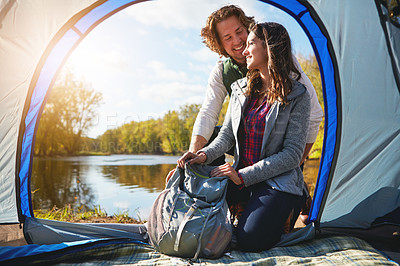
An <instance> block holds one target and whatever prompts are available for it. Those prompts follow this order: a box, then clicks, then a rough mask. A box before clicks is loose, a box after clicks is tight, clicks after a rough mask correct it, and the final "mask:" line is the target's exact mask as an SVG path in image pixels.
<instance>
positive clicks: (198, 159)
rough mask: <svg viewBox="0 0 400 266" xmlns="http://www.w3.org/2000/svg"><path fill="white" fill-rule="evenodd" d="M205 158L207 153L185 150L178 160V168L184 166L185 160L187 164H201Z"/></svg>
mask: <svg viewBox="0 0 400 266" xmlns="http://www.w3.org/2000/svg"><path fill="white" fill-rule="evenodd" d="M206 160H207V155H206V154H205V153H204V152H200V153H199V154H196V153H193V152H190V151H188V152H186V153H185V154H183V155H182V157H181V158H179V160H178V167H180V168H185V163H186V161H187V162H188V163H189V164H194V163H195V164H201V163H204V162H205V161H206Z"/></svg>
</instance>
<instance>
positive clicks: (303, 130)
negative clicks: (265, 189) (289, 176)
mask: <svg viewBox="0 0 400 266" xmlns="http://www.w3.org/2000/svg"><path fill="white" fill-rule="evenodd" d="M309 113H310V96H309V94H308V93H304V94H303V95H301V96H299V97H298V98H297V99H296V101H295V102H293V108H292V111H291V114H290V119H289V122H288V125H287V128H286V132H285V138H284V141H283V147H282V150H281V151H280V152H278V153H275V154H273V155H271V156H269V157H267V158H264V159H262V160H260V161H258V162H257V163H255V164H253V165H252V166H248V167H245V168H243V169H241V170H239V173H240V174H241V176H242V178H243V181H244V184H245V186H250V185H253V184H256V183H259V182H262V181H265V180H267V179H269V178H273V177H275V176H278V175H279V174H282V173H284V172H286V171H289V170H291V169H294V168H296V167H298V166H299V164H300V160H301V158H302V155H303V151H304V147H305V144H306V137H307V131H308V121H309Z"/></svg>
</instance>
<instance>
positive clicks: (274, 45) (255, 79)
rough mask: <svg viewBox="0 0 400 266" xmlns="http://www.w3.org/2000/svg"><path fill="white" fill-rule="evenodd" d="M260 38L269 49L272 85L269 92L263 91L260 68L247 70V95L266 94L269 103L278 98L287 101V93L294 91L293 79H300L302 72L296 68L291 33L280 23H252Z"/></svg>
mask: <svg viewBox="0 0 400 266" xmlns="http://www.w3.org/2000/svg"><path fill="white" fill-rule="evenodd" d="M249 31H250V32H253V33H254V34H255V35H256V36H257V37H258V38H260V39H261V40H262V41H263V42H264V43H265V45H266V46H267V49H268V58H266V59H267V60H268V72H269V75H270V77H271V86H270V88H269V89H268V91H267V92H263V91H262V86H263V84H262V80H261V77H260V72H259V70H258V69H252V70H249V72H247V80H248V90H247V93H246V94H247V95H248V96H250V95H254V96H257V97H260V96H264V95H266V97H267V101H268V103H270V104H271V103H273V102H274V101H276V100H279V101H282V102H283V103H285V104H286V103H287V95H288V94H289V93H290V92H291V91H292V79H291V76H292V77H293V73H294V78H296V80H299V79H300V72H299V70H298V69H297V68H296V66H295V65H294V62H293V57H292V45H291V41H290V37H289V33H288V32H287V31H286V29H285V27H283V26H282V25H281V24H279V23H275V22H265V23H257V24H252V25H251V26H250V28H249Z"/></svg>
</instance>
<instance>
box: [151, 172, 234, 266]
mask: <svg viewBox="0 0 400 266" xmlns="http://www.w3.org/2000/svg"><path fill="white" fill-rule="evenodd" d="M214 168H215V166H203V165H191V166H189V165H188V164H186V166H185V169H181V168H177V169H176V171H175V173H174V175H173V176H172V177H171V178H170V180H169V181H168V183H167V186H166V189H165V190H164V191H162V192H161V194H160V195H159V196H158V198H157V199H156V200H155V202H154V204H153V207H152V210H151V212H150V215H149V221H148V226H147V228H148V234H149V239H150V242H151V244H152V245H153V246H154V247H155V248H156V249H157V250H158V251H159V252H161V253H164V254H167V255H172V256H178V257H185V258H194V259H197V258H198V257H203V258H218V257H220V256H222V254H223V253H224V250H225V249H226V247H227V245H228V244H229V242H230V240H231V236H232V224H231V222H230V219H229V209H228V205H227V203H226V201H225V196H226V190H227V185H228V178H227V177H211V178H209V173H210V172H211V170H212V169H214Z"/></svg>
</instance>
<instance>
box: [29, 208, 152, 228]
mask: <svg viewBox="0 0 400 266" xmlns="http://www.w3.org/2000/svg"><path fill="white" fill-rule="evenodd" d="M33 213H34V215H35V217H36V218H40V219H49V220H56V221H63V222H71V223H130V224H140V223H143V222H144V221H141V220H137V219H134V218H132V217H129V215H128V213H126V212H122V213H116V214H113V215H108V214H107V212H106V211H105V210H103V209H102V208H101V207H100V206H95V207H94V208H93V209H88V210H79V209H78V210H74V209H72V208H71V205H65V206H64V207H62V208H59V207H57V206H54V207H53V208H52V209H51V210H34V211H33Z"/></svg>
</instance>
